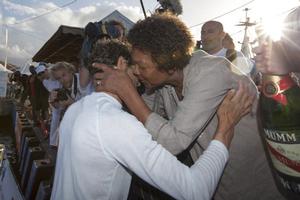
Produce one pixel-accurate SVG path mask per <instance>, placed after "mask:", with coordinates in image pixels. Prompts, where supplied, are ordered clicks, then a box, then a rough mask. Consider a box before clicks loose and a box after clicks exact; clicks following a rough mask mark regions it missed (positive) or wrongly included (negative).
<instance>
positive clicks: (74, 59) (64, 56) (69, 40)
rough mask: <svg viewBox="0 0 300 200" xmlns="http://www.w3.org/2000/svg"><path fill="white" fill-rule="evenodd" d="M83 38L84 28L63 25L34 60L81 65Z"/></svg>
mask: <svg viewBox="0 0 300 200" xmlns="http://www.w3.org/2000/svg"><path fill="white" fill-rule="evenodd" d="M83 36H84V32H83V28H77V27H70V26H63V25H62V26H60V27H59V28H58V30H57V31H56V32H55V33H54V35H53V36H52V37H51V38H50V39H49V40H48V41H47V42H46V43H45V44H44V46H43V47H42V48H41V49H40V50H39V51H38V52H37V53H36V54H35V55H34V57H33V58H32V60H33V61H35V62H48V63H55V62H58V61H67V62H70V63H74V64H76V63H79V52H80V49H81V44H82V42H83Z"/></svg>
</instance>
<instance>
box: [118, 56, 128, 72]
mask: <svg viewBox="0 0 300 200" xmlns="http://www.w3.org/2000/svg"><path fill="white" fill-rule="evenodd" d="M117 67H118V68H119V69H121V70H126V69H127V67H128V62H127V60H126V59H125V58H124V57H123V56H120V57H119V58H118V62H117Z"/></svg>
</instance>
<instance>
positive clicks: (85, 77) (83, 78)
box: [79, 67, 91, 88]
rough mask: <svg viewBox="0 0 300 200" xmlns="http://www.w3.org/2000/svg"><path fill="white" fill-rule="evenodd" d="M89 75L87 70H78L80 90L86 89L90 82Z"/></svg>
mask: <svg viewBox="0 0 300 200" xmlns="http://www.w3.org/2000/svg"><path fill="white" fill-rule="evenodd" d="M90 79H91V78H90V73H89V71H88V69H87V68H85V67H81V68H80V69H79V83H80V87H81V88H86V87H87V86H88V84H89V82H90Z"/></svg>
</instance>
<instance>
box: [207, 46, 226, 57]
mask: <svg viewBox="0 0 300 200" xmlns="http://www.w3.org/2000/svg"><path fill="white" fill-rule="evenodd" d="M221 49H223V47H222V46H220V47H218V48H215V49H212V50H210V51H207V53H209V54H210V55H213V54H216V53H218V52H219V51H221Z"/></svg>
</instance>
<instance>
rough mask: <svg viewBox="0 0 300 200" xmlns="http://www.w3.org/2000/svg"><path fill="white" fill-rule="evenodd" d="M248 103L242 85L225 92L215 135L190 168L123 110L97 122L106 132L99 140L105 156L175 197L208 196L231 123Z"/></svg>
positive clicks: (229, 136)
mask: <svg viewBox="0 0 300 200" xmlns="http://www.w3.org/2000/svg"><path fill="white" fill-rule="evenodd" d="M250 105H251V98H250V96H249V95H248V94H247V92H246V91H245V90H243V89H241V90H238V91H237V92H236V93H235V92H233V91H231V92H229V93H228V94H227V96H226V97H225V99H224V100H223V103H222V105H221V106H220V108H219V109H218V117H219V121H220V122H219V126H218V130H217V132H216V134H215V138H214V140H213V141H212V142H211V143H210V145H209V147H208V148H207V150H206V151H205V152H204V154H203V155H202V156H201V157H200V158H199V159H198V160H197V161H196V163H195V164H194V165H193V166H192V167H191V168H188V167H187V166H185V165H183V164H182V163H181V162H179V161H178V160H177V159H176V157H174V156H173V155H171V154H170V153H169V152H168V151H167V150H166V149H164V148H163V147H162V146H161V145H159V144H158V143H157V142H155V141H153V140H152V139H151V136H150V135H149V134H148V133H147V130H146V129H145V128H144V127H143V125H142V124H141V123H139V122H138V121H137V120H136V119H135V118H134V117H133V116H130V115H128V114H127V113H124V112H122V113H118V114H116V115H115V116H110V117H109V118H107V119H103V120H102V123H101V124H100V126H101V128H103V130H109V134H103V135H101V136H100V137H101V138H100V140H103V141H104V142H101V143H102V144H103V146H104V150H105V152H106V155H107V156H109V157H112V158H113V159H115V160H117V161H118V162H119V163H121V164H122V165H123V166H125V167H127V168H129V169H130V170H132V171H133V172H134V173H136V174H137V175H138V176H139V177H141V178H142V179H144V180H145V181H147V182H148V183H150V184H151V185H153V186H155V187H157V188H159V189H161V190H163V191H165V192H167V193H168V194H170V195H171V196H173V197H174V198H176V199H210V198H211V197H212V195H213V193H214V191H215V188H216V186H217V184H218V181H219V179H220V177H221V175H222V171H223V169H224V167H225V164H226V161H227V160H228V150H227V148H228V146H229V144H230V141H231V139H232V137H233V130H234V126H235V124H236V123H237V122H238V121H239V120H240V119H241V117H242V116H243V115H245V114H246V113H247V112H249V108H250V107H251V106H250ZM111 121H118V122H119V123H118V126H113V127H112V126H111ZM105 144H109V145H107V146H106V145H105ZM170 169H171V170H170Z"/></svg>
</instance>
